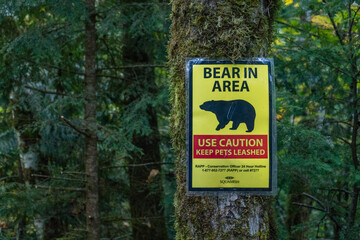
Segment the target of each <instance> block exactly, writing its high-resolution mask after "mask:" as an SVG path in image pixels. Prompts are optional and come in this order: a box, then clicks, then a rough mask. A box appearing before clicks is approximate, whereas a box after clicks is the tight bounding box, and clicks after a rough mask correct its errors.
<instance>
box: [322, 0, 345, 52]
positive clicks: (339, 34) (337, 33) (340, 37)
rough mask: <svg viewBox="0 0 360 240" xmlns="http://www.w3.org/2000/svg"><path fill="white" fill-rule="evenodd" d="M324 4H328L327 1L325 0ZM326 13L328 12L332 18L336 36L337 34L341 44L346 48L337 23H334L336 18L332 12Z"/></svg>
mask: <svg viewBox="0 0 360 240" xmlns="http://www.w3.org/2000/svg"><path fill="white" fill-rule="evenodd" d="M323 3H325V4H326V0H323ZM326 12H327V15H328V16H329V18H330V21H331V24H332V26H333V28H334V30H335V34H336V36H337V37H338V39H339V42H340V44H341V45H342V46H344V40H343V36H342V35H341V33H340V31H339V29H338V27H337V26H336V23H335V21H334V17H333V16H332V14H331V12H330V11H329V10H328V11H326Z"/></svg>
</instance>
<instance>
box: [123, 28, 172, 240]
mask: <svg viewBox="0 0 360 240" xmlns="http://www.w3.org/2000/svg"><path fill="white" fill-rule="evenodd" d="M125 30H126V31H129V29H128V27H126V28H125ZM141 41H144V40H143V39H140V38H133V37H132V36H131V35H130V34H129V33H128V32H127V33H125V36H124V48H123V64H124V65H134V64H144V63H148V62H152V61H153V56H152V52H149V51H147V50H146V49H145V48H146V47H147V48H148V46H144V44H141ZM124 78H125V81H126V85H127V88H128V89H129V90H128V92H129V95H127V96H126V100H125V105H127V106H133V105H135V104H138V103H137V101H139V100H140V99H141V98H142V97H144V95H149V94H151V95H154V96H155V94H156V91H157V88H156V84H155V73H154V69H153V68H135V69H126V70H125V71H124ZM148 99H150V98H148ZM153 100H154V99H151V100H150V101H153ZM150 101H149V102H146V103H145V104H146V105H145V106H144V107H143V108H141V109H144V111H142V112H139V113H138V114H141V115H142V117H143V118H146V120H147V122H148V124H149V127H150V129H151V132H150V133H148V134H146V135H143V134H138V133H135V134H134V136H133V139H132V144H133V145H135V146H136V147H138V148H139V149H140V150H141V151H142V153H139V152H134V153H132V154H131V159H129V162H130V163H131V164H146V163H151V162H157V163H159V162H161V157H160V147H159V142H160V136H159V131H158V122H157V113H156V109H155V108H154V107H153V106H151V102H150ZM141 104H144V103H141ZM160 172H161V164H159V165H149V166H141V167H130V168H129V169H128V174H129V182H130V199H129V200H130V211H131V218H132V231H133V239H135V240H143V239H159V240H161V239H167V232H166V225H165V219H164V208H163V206H162V194H163V186H162V178H161V174H160ZM151 173H152V174H153V175H154V176H153V175H151ZM152 176H153V177H152Z"/></svg>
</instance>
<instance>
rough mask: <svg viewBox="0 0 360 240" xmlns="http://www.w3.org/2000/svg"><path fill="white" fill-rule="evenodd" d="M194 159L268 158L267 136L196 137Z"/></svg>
mask: <svg viewBox="0 0 360 240" xmlns="http://www.w3.org/2000/svg"><path fill="white" fill-rule="evenodd" d="M193 140H194V142H193V146H194V148H193V150H194V152H193V156H194V158H232V159H237V158H267V157H268V143H267V136H266V135H194V139H193Z"/></svg>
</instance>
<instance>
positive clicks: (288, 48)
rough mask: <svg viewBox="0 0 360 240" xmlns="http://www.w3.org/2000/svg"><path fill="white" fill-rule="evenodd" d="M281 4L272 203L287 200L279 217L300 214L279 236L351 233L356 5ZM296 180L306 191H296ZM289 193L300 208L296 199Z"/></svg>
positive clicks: (343, 235)
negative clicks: (276, 166)
mask: <svg viewBox="0 0 360 240" xmlns="http://www.w3.org/2000/svg"><path fill="white" fill-rule="evenodd" d="M287 2H288V3H287V6H286V7H284V8H283V10H282V12H281V14H280V16H279V18H278V20H277V23H278V25H277V27H278V29H279V33H278V34H277V39H276V41H275V45H274V51H273V54H274V56H275V60H276V61H275V63H276V66H277V69H276V70H277V87H278V98H277V112H278V116H277V118H278V130H279V132H278V137H279V146H278V153H279V155H278V157H279V173H280V174H279V185H280V189H281V192H280V194H279V206H282V207H285V205H286V202H288V205H287V206H286V208H287V209H286V210H287V213H286V212H280V211H279V212H278V215H279V219H284V218H286V216H285V215H287V216H288V217H289V216H290V215H291V214H293V216H295V215H296V214H299V215H298V216H300V215H301V214H302V216H306V217H304V221H305V222H302V223H301V224H298V225H295V226H287V227H288V232H287V234H286V233H285V232H286V230H285V229H282V236H283V238H285V237H286V235H288V237H290V235H291V236H292V237H291V238H294V239H295V238H296V234H295V233H294V232H296V230H297V229H300V231H302V232H305V236H306V237H307V238H309V239H314V238H317V237H320V238H334V239H356V238H359V232H358V231H354V230H352V229H358V227H359V224H360V223H359V220H360V219H359V213H358V212H359V209H358V208H356V207H355V205H354V200H355V199H356V201H358V196H356V195H354V193H356V192H358V189H357V185H356V184H358V180H357V179H358V177H357V176H358V175H359V170H358V169H357V165H356V164H354V163H355V162H357V161H358V160H357V159H358V154H355V156H354V154H352V153H353V152H354V151H355V152H358V151H357V148H358V143H359V140H358V139H359V138H358V135H359V131H358V128H357V127H355V126H356V125H357V123H356V119H357V118H354V116H358V114H359V112H358V105H357V102H358V93H357V88H358V86H357V85H358V82H359V80H358V79H359V78H358V72H359V69H358V67H357V66H358V65H359V64H358V63H359V47H360V41H359V37H358V36H359V20H360V14H359V10H360V9H359V6H358V5H356V4H355V3H353V2H352V1H345V2H344V1H312V0H309V1H287ZM356 155H357V156H356ZM295 182H297V184H301V185H302V187H301V188H302V189H304V190H303V191H304V192H305V194H308V195H304V194H303V193H302V192H297V193H296V189H294V186H295V185H294V184H295ZM297 188H299V187H297ZM294 194H295V195H294ZM309 196H312V197H309ZM295 198H297V199H298V201H300V204H303V206H298V205H296V204H298V203H299V202H298V203H294V202H293V201H292V199H295ZM315 199H316V200H315ZM305 205H307V206H305ZM296 206H297V208H295V207H296ZM354 207H355V208H354ZM314 208H318V209H314ZM306 211H308V213H307V214H306V213H305V212H306ZM295 212H296V214H295ZM352 213H354V218H353V220H351V217H350V216H351V215H352ZM304 214H305V215H304ZM306 219H307V220H306ZM290 228H291V229H292V231H290V230H289V229H290ZM291 232H292V233H291ZM296 239H299V238H296Z"/></svg>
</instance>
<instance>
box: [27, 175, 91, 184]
mask: <svg viewBox="0 0 360 240" xmlns="http://www.w3.org/2000/svg"><path fill="white" fill-rule="evenodd" d="M31 176H33V177H40V178H50V179H54V180H64V181H76V182H85V180H82V179H75V178H60V177H52V176H47V175H41V174H31Z"/></svg>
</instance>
